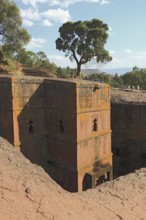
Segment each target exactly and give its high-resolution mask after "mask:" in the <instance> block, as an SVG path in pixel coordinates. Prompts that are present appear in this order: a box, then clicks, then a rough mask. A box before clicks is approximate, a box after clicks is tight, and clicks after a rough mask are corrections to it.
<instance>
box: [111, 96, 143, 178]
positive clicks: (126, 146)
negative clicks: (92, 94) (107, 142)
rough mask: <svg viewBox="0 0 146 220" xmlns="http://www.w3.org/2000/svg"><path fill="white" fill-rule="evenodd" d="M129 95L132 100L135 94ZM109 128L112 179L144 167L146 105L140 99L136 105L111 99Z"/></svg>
mask: <svg viewBox="0 0 146 220" xmlns="http://www.w3.org/2000/svg"><path fill="white" fill-rule="evenodd" d="M131 95H132V97H133V99H134V95H135V94H134V93H133V94H131ZM139 95H140V94H139ZM144 95H145V94H144ZM144 95H143V94H142V93H141V96H144ZM113 96H114V95H113ZM135 99H136V97H135ZM111 128H112V152H113V176H114V178H116V177H118V176H121V175H125V174H128V173H130V172H134V170H136V169H139V168H141V167H145V166H146V104H145V103H142V102H140V99H139V101H138V102H136V103H134V102H130V100H129V102H125V103H124V102H122V103H120V102H115V100H113V99H112V103H111Z"/></svg>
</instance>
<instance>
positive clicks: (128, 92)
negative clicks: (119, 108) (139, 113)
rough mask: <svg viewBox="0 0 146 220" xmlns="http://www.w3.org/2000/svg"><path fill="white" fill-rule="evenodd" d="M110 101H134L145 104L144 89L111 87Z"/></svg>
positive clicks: (128, 102) (145, 95) (145, 92)
mask: <svg viewBox="0 0 146 220" xmlns="http://www.w3.org/2000/svg"><path fill="white" fill-rule="evenodd" d="M111 102H114V103H125V104H130V103H135V104H140V105H143V104H144V105H145V104H146V91H145V90H136V89H135V90H133V89H117V88H112V89H111Z"/></svg>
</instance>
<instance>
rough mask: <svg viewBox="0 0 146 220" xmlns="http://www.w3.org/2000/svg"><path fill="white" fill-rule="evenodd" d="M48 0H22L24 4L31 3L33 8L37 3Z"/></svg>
mask: <svg viewBox="0 0 146 220" xmlns="http://www.w3.org/2000/svg"><path fill="white" fill-rule="evenodd" d="M47 1H48V0H22V2H23V3H24V4H26V5H32V6H33V7H34V8H36V7H37V4H38V3H46V2H47Z"/></svg>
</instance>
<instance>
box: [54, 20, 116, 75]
mask: <svg viewBox="0 0 146 220" xmlns="http://www.w3.org/2000/svg"><path fill="white" fill-rule="evenodd" d="M108 29H109V28H108V25H107V24H105V23H103V21H101V20H99V19H93V20H91V21H77V22H66V23H64V24H63V25H62V26H61V27H60V28H59V33H60V37H59V38H58V39H57V40H56V48H57V49H59V50H62V51H63V52H65V53H66V56H69V57H70V59H71V60H75V61H76V64H77V72H76V74H77V76H78V75H80V70H81V65H82V64H85V63H87V62H89V61H91V60H92V59H93V58H94V59H96V61H97V62H101V63H104V62H108V61H110V60H111V59H112V58H111V57H110V55H109V53H108V51H107V50H106V49H105V48H104V45H105V43H106V40H107V38H108Z"/></svg>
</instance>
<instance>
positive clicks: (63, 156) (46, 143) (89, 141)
mask: <svg viewBox="0 0 146 220" xmlns="http://www.w3.org/2000/svg"><path fill="white" fill-rule="evenodd" d="M0 100H1V105H0V136H3V137H4V138H6V139H7V140H8V141H9V142H10V143H12V144H13V145H14V146H16V147H17V148H18V149H19V150H20V151H21V152H22V153H23V154H24V155H25V156H26V157H27V158H28V159H30V160H31V161H32V162H33V163H36V164H38V165H40V166H42V167H43V168H44V169H45V170H46V172H47V173H48V174H49V175H50V176H51V177H52V178H53V179H54V180H55V181H56V182H57V183H59V184H60V185H61V186H62V187H63V188H64V189H66V190H68V191H71V192H78V191H82V190H86V189H88V188H94V187H96V186H97V185H98V184H100V183H102V182H105V181H107V180H111V179H112V153H111V127H110V88H109V85H107V84H100V83H97V82H89V81H85V80H77V79H72V80H65V79H63V80H62V79H48V78H41V77H40V78H39V77H36V78H34V77H6V76H1V77H0Z"/></svg>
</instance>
